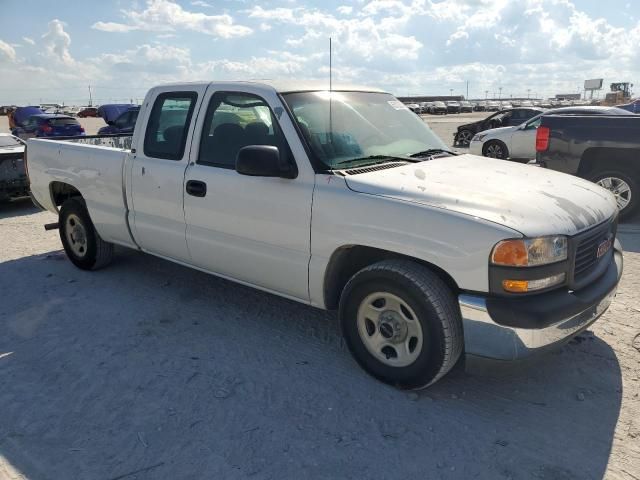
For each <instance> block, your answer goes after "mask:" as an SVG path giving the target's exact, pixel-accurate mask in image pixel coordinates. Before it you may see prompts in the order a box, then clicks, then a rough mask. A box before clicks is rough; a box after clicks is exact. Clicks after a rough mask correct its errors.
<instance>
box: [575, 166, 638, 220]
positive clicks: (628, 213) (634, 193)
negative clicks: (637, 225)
mask: <svg viewBox="0 0 640 480" xmlns="http://www.w3.org/2000/svg"><path fill="white" fill-rule="evenodd" d="M586 178H587V179H588V180H591V181H592V182H594V183H598V182H600V181H601V180H603V179H607V178H612V179H617V180H621V181H623V182H624V183H626V184H627V185H628V186H629V192H628V197H627V198H628V201H629V202H628V203H627V205H626V206H625V207H624V208H622V209H621V210H620V219H621V220H626V219H629V218H631V217H632V216H633V215H635V214H636V213H637V212H638V209H639V207H640V173H638V174H635V175H634V174H629V173H626V172H624V171H622V170H618V169H615V168H613V169H610V170H604V171H594V172H591V173H590V174H588V175H587V177H586ZM603 183H604V184H602V185H601V186H602V187H604V188H607V189H608V190H610V191H612V193H613V194H614V195H616V192H615V189H614V188H609V187H608V186H607V184H608V183H609V182H603ZM614 183H615V182H614ZM612 186H613V185H612ZM623 197H625V195H624V194H623ZM616 200H618V208H619V207H620V201H621V200H622V199H618V198H617V195H616Z"/></svg>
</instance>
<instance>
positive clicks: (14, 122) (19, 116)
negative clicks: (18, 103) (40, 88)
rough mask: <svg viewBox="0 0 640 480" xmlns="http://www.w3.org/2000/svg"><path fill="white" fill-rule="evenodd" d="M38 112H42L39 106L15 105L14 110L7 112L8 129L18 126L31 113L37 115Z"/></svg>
mask: <svg viewBox="0 0 640 480" xmlns="http://www.w3.org/2000/svg"><path fill="white" fill-rule="evenodd" d="M39 113H44V112H43V111H42V110H41V109H40V107H36V106H29V107H16V109H15V110H13V111H10V112H9V114H8V115H9V129H10V130H13V129H14V128H18V127H20V126H22V124H23V123H24V122H26V121H27V120H28V119H29V117H31V115H37V114H39Z"/></svg>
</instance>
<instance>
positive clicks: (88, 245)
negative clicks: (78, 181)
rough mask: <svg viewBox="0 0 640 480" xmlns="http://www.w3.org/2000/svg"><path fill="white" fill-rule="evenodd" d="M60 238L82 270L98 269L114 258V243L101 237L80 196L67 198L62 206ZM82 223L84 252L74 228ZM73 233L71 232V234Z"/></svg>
mask: <svg viewBox="0 0 640 480" xmlns="http://www.w3.org/2000/svg"><path fill="white" fill-rule="evenodd" d="M59 223H60V228H59V231H60V240H61V241H62V246H63V247H64V251H65V253H66V254H67V257H69V260H71V263H73V264H74V265H75V266H76V267H78V268H80V269H82V270H98V269H100V268H103V267H105V266H107V265H108V264H109V263H111V260H112V259H113V244H112V243H108V242H105V241H104V240H102V238H100V235H98V232H97V231H96V229H95V227H94V226H93V222H92V221H91V217H90V216H89V212H88V211H87V207H86V205H85V203H84V200H83V199H82V198H79V197H75V198H70V199H68V200H66V201H65V202H64V203H63V204H62V207H61V208H60V216H59ZM78 224H79V225H80V227H82V229H83V233H82V239H83V241H84V243H83V248H81V250H82V252H80V253H79V252H78V248H79V247H78V246H77V244H76V243H75V242H74V239H73V233H71V232H72V231H71V229H72V228H77V227H76V225H78ZM70 233H71V234H70Z"/></svg>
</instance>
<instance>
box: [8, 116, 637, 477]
mask: <svg viewBox="0 0 640 480" xmlns="http://www.w3.org/2000/svg"><path fill="white" fill-rule="evenodd" d="M474 115H476V114H474ZM451 117H453V116H451ZM451 117H437V118H434V119H433V120H431V119H430V118H429V119H428V121H429V123H430V125H432V127H433V128H434V130H436V132H438V133H439V134H440V135H441V136H442V137H443V138H444V139H445V140H447V142H448V143H449V142H450V141H451V139H452V132H453V131H454V129H455V126H456V125H457V123H455V122H453V121H450V119H451ZM0 118H3V117H0ZM456 121H458V122H459V121H466V120H463V118H460V117H459V118H458V120H456ZM2 128H3V125H0V131H1V130H2ZM447 132H449V133H447ZM55 220H56V218H55V216H54V215H52V214H50V213H47V212H40V211H38V210H36V209H35V208H34V207H33V206H32V205H31V203H30V202H29V201H19V202H14V203H11V204H8V205H0V291H1V292H2V294H3V295H2V301H1V302H0V479H5V478H9V479H32V480H36V479H37V480H40V479H55V480H60V479H65V480H67V479H78V480H86V479H104V480H116V479H134V478H135V479H145V480H146V479H201V478H220V479H234V478H256V479H282V478H300V477H302V476H304V477H305V478H309V479H314V478H352V479H368V478H376V479H400V478H402V479H417V478H421V479H436V478H443V479H460V478H464V479H467V478H482V479H484V478H487V479H553V480H565V479H567V480H568V479H601V478H608V479H609V478H610V479H631V480H634V479H635V480H637V479H640V336H639V335H640V226H638V222H635V223H631V224H626V225H622V226H621V228H620V231H621V233H620V238H621V241H622V243H623V246H624V247H625V250H626V253H625V273H624V276H623V279H622V283H621V285H620V289H619V292H618V296H617V298H616V300H615V301H614V303H613V305H612V307H611V308H610V310H609V311H608V312H607V313H606V314H605V315H604V316H603V317H602V318H601V319H600V320H599V321H598V322H596V323H595V324H594V326H593V329H592V330H591V331H588V332H585V333H584V334H582V335H580V336H579V337H578V338H577V339H575V340H574V341H573V342H571V343H569V344H567V345H566V346H564V347H561V348H559V349H557V350H556V351H554V352H553V353H551V354H549V355H546V356H544V357H541V358H538V359H536V360H534V361H530V362H526V363H524V364H522V365H517V366H514V367H511V368H504V367H491V368H482V369H480V368H474V369H473V371H472V372H464V371H462V370H460V369H458V370H457V371H454V372H452V374H450V375H449V376H447V377H446V378H445V379H443V380H442V381H440V382H439V383H437V384H436V385H434V386H433V387H431V388H429V389H428V390H425V391H422V392H419V393H418V394H415V393H406V392H401V391H398V390H395V389H393V388H390V387H387V386H385V385H382V384H380V383H378V382H376V381H375V380H373V379H371V378H369V377H368V376H367V375H365V374H364V373H363V372H362V371H361V370H360V369H359V368H358V366H357V365H356V364H355V362H354V361H353V360H352V359H351V357H350V355H349V353H348V352H347V350H346V348H345V347H344V345H343V343H342V341H341V339H340V336H339V332H338V328H337V321H336V316H335V314H333V313H325V312H322V311H319V310H315V309H313V308H311V307H307V306H304V305H300V304H297V303H294V302H291V301H288V300H284V299H281V298H278V297H274V296H271V295H269V294H266V293H262V292H258V291H255V290H252V289H249V288H246V287H243V286H239V285H236V284H233V283H231V282H228V281H225V280H221V279H218V278H216V277H213V276H209V275H206V274H203V273H200V272H197V271H194V270H190V269H187V268H184V267H181V266H178V265H175V264H172V263H169V262H166V261H163V260H160V259H157V258H154V257H152V256H149V255H145V254H142V253H138V252H134V251H127V250H124V249H121V250H118V253H117V257H116V260H115V261H114V263H113V264H112V265H111V266H110V267H109V268H107V269H105V270H101V271H98V272H92V273H89V272H84V271H80V270H78V269H76V268H74V267H73V266H72V265H71V263H70V262H68V261H67V260H66V258H65V256H64V254H63V253H62V251H61V246H60V241H59V238H58V232H57V231H50V232H45V231H44V229H43V227H42V226H43V224H45V223H48V222H53V221H55ZM474 367H479V366H474Z"/></svg>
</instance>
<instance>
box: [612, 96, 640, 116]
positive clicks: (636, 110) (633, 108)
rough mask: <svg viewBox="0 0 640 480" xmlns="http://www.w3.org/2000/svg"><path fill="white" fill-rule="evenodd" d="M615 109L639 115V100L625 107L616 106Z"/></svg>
mask: <svg viewBox="0 0 640 480" xmlns="http://www.w3.org/2000/svg"><path fill="white" fill-rule="evenodd" d="M617 107H618V108H621V109H623V110H626V111H628V112H631V113H640V98H639V99H637V100H634V101H632V102H631V103H627V104H626V105H617Z"/></svg>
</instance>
